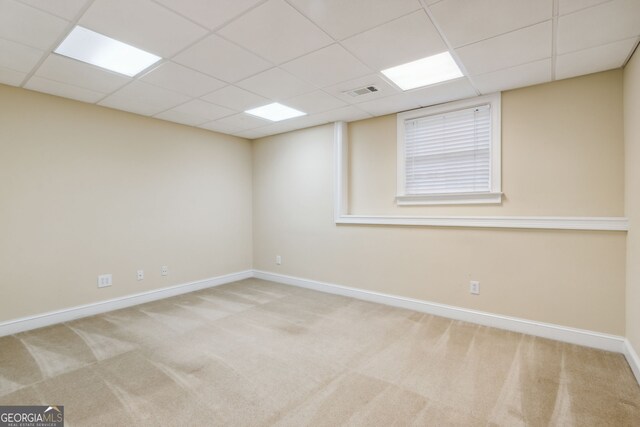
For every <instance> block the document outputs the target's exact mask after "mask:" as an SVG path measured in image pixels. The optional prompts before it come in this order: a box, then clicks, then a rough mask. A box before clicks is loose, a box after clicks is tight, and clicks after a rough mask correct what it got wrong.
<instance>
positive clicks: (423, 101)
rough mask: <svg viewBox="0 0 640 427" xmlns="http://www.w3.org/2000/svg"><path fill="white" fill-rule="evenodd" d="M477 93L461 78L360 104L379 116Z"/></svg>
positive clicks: (466, 80)
mask: <svg viewBox="0 0 640 427" xmlns="http://www.w3.org/2000/svg"><path fill="white" fill-rule="evenodd" d="M475 95H476V92H475V90H474V88H473V86H472V85H471V83H469V80H468V79H467V78H460V79H457V80H453V81H450V82H446V83H440V84H437V85H433V86H428V87H425V88H422V89H415V90H412V91H408V92H404V93H402V94H399V95H392V96H388V97H385V98H382V99H377V100H373V101H367V102H363V103H360V104H358V107H359V108H361V109H363V110H364V111H366V112H368V113H371V114H373V115H374V116H379V115H383V114H391V113H397V112H399V111H405V110H411V109H413V108H418V107H426V106H429V105H435V104H440V103H443V102H449V101H455V100H457V99H463V98H471V97H473V96H475Z"/></svg>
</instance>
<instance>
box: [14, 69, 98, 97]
mask: <svg viewBox="0 0 640 427" xmlns="http://www.w3.org/2000/svg"><path fill="white" fill-rule="evenodd" d="M24 87H25V88H27V89H31V90H37V91H38V92H44V93H49V94H51V95H56V96H62V97H64V98H71V99H76V100H78V101H82V102H89V103H94V102H97V101H98V100H99V99H101V98H102V97H104V93H100V92H95V91H92V90H89V89H85V88H82V87H78V86H74V85H70V84H67V83H61V82H56V81H53V80H48V79H44V78H42V77H38V76H33V77H31V78H30V79H29V81H28V82H27V84H25V85H24Z"/></svg>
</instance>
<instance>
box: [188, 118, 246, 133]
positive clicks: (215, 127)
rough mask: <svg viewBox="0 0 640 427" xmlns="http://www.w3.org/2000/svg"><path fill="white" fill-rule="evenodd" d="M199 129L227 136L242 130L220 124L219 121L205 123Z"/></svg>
mask: <svg viewBox="0 0 640 427" xmlns="http://www.w3.org/2000/svg"><path fill="white" fill-rule="evenodd" d="M198 127H200V128H202V129H207V130H212V131H214V132H220V133H226V134H232V133H234V132H238V131H239V130H240V129H239V128H238V127H235V126H229V125H225V124H223V123H218V122H217V121H213V122H208V123H204V124H202V125H199V126H198Z"/></svg>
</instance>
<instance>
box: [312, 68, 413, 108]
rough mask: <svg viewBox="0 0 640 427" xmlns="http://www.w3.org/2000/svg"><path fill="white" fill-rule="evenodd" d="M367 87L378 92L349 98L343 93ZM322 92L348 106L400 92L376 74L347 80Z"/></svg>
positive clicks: (349, 96)
mask: <svg viewBox="0 0 640 427" xmlns="http://www.w3.org/2000/svg"><path fill="white" fill-rule="evenodd" d="M367 86H375V87H376V89H378V90H377V91H376V92H371V93H368V94H365V95H359V96H351V95H349V94H348V93H345V92H347V91H351V90H353V89H359V88H362V87H367ZM323 90H324V91H325V92H327V93H329V94H330V95H333V96H335V97H337V98H340V99H342V100H343V101H346V102H348V103H350V104H355V103H359V102H364V101H371V100H374V99H379V98H384V97H385V96H389V95H394V94H397V93H400V92H401V91H400V90H399V89H396V88H395V87H394V86H392V85H390V84H389V83H387V81H386V80H384V79H383V78H382V77H380V76H379V75H377V74H372V75H369V76H365V77H360V78H357V79H354V80H349V81H347V82H343V83H340V84H337V85H335V86H331V87H327V88H324V89H323Z"/></svg>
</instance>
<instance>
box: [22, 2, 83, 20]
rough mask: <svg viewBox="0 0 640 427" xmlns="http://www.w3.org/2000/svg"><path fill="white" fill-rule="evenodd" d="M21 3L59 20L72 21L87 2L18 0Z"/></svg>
mask: <svg viewBox="0 0 640 427" xmlns="http://www.w3.org/2000/svg"><path fill="white" fill-rule="evenodd" d="M20 1H21V2H22V3H26V4H29V5H31V6H33V7H37V8H38V9H40V10H44V11H45V12H49V13H53V14H54V15H57V16H59V17H61V18H64V19H68V20H69V21H72V20H74V19H75V18H76V17H77V16H78V13H80V11H81V10H82V8H83V7H84V6H85V5H86V4H87V2H88V1H89V0H53V1H52V0H20Z"/></svg>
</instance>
